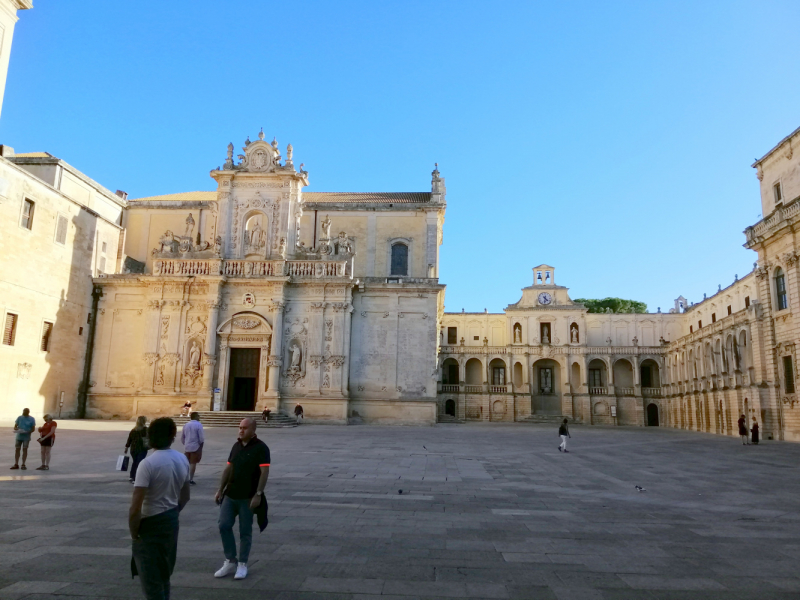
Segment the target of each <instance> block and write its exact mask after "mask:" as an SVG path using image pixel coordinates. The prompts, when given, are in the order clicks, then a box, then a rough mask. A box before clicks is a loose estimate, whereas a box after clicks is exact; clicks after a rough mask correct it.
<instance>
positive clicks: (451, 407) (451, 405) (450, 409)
mask: <svg viewBox="0 0 800 600" xmlns="http://www.w3.org/2000/svg"><path fill="white" fill-rule="evenodd" d="M444 414H446V415H450V416H451V417H455V416H456V403H455V401H453V400H448V401H447V402H445V403H444Z"/></svg>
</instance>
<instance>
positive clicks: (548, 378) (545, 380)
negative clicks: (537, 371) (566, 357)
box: [542, 369, 553, 394]
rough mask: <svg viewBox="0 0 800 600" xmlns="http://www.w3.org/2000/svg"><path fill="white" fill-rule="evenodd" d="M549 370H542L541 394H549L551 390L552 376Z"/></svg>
mask: <svg viewBox="0 0 800 600" xmlns="http://www.w3.org/2000/svg"><path fill="white" fill-rule="evenodd" d="M551 373H552V372H551V370H550V369H542V393H543V394H549V393H550V390H552V389H553V382H552V374H551Z"/></svg>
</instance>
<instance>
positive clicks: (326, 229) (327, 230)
mask: <svg viewBox="0 0 800 600" xmlns="http://www.w3.org/2000/svg"><path fill="white" fill-rule="evenodd" d="M320 225H321V227H322V238H323V239H326V240H329V239H331V220H330V217H328V215H325V220H324V221H322V223H320Z"/></svg>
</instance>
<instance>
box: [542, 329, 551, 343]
mask: <svg viewBox="0 0 800 600" xmlns="http://www.w3.org/2000/svg"><path fill="white" fill-rule="evenodd" d="M542 343H543V344H549V343H550V326H549V325H545V326H544V327H543V328H542Z"/></svg>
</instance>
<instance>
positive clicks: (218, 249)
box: [214, 235, 222, 256]
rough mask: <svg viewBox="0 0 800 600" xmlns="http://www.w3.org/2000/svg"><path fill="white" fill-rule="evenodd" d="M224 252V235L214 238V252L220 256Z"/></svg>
mask: <svg viewBox="0 0 800 600" xmlns="http://www.w3.org/2000/svg"><path fill="white" fill-rule="evenodd" d="M221 253H222V236H219V235H218V236H217V239H215V240H214V254H216V255H217V256H219V255H220V254H221Z"/></svg>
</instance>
